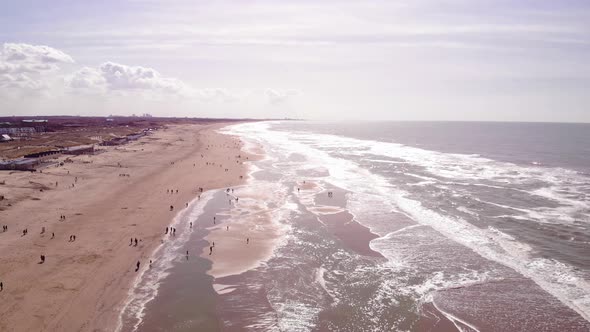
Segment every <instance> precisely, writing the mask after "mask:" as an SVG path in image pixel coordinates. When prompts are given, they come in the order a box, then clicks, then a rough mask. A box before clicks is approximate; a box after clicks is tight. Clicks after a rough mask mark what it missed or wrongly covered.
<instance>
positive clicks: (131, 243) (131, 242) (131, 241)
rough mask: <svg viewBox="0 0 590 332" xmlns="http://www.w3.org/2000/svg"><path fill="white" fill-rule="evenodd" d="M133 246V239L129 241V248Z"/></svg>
mask: <svg viewBox="0 0 590 332" xmlns="http://www.w3.org/2000/svg"><path fill="white" fill-rule="evenodd" d="M132 245H133V238H131V239H129V246H132Z"/></svg>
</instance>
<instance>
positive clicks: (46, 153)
mask: <svg viewBox="0 0 590 332" xmlns="http://www.w3.org/2000/svg"><path fill="white" fill-rule="evenodd" d="M61 153H62V150H45V151H39V152H35V153H29V154H27V155H25V156H24V157H25V158H45V157H49V156H54V155H58V154H61ZM45 159H46V158H45Z"/></svg>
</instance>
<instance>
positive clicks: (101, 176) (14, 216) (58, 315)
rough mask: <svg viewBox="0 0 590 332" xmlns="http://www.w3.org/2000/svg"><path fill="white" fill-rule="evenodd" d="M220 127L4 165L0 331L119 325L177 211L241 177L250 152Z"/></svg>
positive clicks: (177, 129)
mask: <svg viewBox="0 0 590 332" xmlns="http://www.w3.org/2000/svg"><path fill="white" fill-rule="evenodd" d="M221 126H223V124H215V125H175V126H169V127H168V128H166V129H162V130H159V131H156V132H155V133H153V134H152V135H150V136H147V137H144V138H142V139H140V140H139V141H137V142H133V143H131V144H128V145H124V146H119V147H104V148H101V149H103V150H104V153H99V154H97V155H93V156H69V160H68V161H71V162H65V163H64V165H63V166H60V167H56V166H50V167H47V168H44V169H42V172H36V173H29V172H1V173H0V182H3V181H4V184H3V185H0V195H4V196H6V198H7V199H6V200H5V201H4V202H3V205H2V208H3V211H0V216H1V218H0V224H2V225H7V226H8V231H7V232H3V233H2V232H0V281H2V282H3V285H4V290H3V291H2V292H0V312H1V313H2V315H0V330H1V331H111V330H113V329H114V328H115V325H116V323H117V316H118V314H119V311H120V308H121V305H122V302H123V301H124V300H125V298H126V296H127V294H128V290H129V288H130V286H131V285H132V282H133V281H134V279H135V278H136V276H137V273H136V272H135V268H136V263H137V262H138V261H139V262H140V263H141V267H140V268H141V269H143V268H147V265H148V264H149V259H150V255H151V253H152V252H153V250H154V248H155V247H157V246H158V245H159V244H160V243H161V240H162V239H166V241H168V239H169V237H165V236H164V231H165V228H166V226H167V225H169V223H170V222H171V220H172V219H173V217H174V215H175V214H176V213H177V211H179V210H181V209H182V208H184V207H185V205H186V204H187V203H188V202H190V201H191V200H193V199H194V198H195V197H197V196H198V195H199V193H200V191H199V188H204V190H205V191H206V190H209V189H214V188H226V187H230V186H235V185H238V184H240V183H242V182H243V181H244V179H245V175H246V173H247V166H246V165H245V164H243V163H242V162H240V159H238V158H237V157H236V156H238V155H240V154H241V155H242V156H245V154H244V153H243V152H241V150H240V146H241V145H240V143H239V142H238V141H237V139H236V138H235V137H231V136H226V135H222V134H219V133H217V132H215V130H216V129H218V128H220V127H221ZM65 159H66V157H65V156H62V157H59V161H65ZM177 190H178V193H177V192H176V191H177ZM167 191H168V192H167ZM170 191H173V193H171V192H170ZM9 205H10V206H9ZM171 206H173V207H174V209H173V210H171V208H170V207H171ZM62 215H63V216H65V219H62V218H60V216H62ZM43 228H44V229H45V231H44V232H43ZM25 229H27V230H28V232H27V234H26V235H23V230H25ZM177 231H178V232H182V231H185V230H177ZM53 234H54V235H53ZM72 235H75V237H76V238H75V241H72V240H71V236H72ZM135 238H137V239H138V245H137V246H135V245H134V243H133V244H131V243H130V239H135ZM253 249H255V247H254V246H253ZM40 255H45V256H46V260H45V262H44V263H42V264H41V263H40ZM230 263H231V262H230ZM155 264H157V262H155Z"/></svg>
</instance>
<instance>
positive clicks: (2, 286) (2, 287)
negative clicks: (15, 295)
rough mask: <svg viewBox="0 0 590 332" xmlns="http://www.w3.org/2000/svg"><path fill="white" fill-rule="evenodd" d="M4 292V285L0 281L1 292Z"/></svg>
mask: <svg viewBox="0 0 590 332" xmlns="http://www.w3.org/2000/svg"><path fill="white" fill-rule="evenodd" d="M3 290H4V284H3V283H2V281H0V292H1V291H3Z"/></svg>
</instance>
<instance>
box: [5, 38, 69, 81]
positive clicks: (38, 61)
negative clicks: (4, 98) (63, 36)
mask: <svg viewBox="0 0 590 332" xmlns="http://www.w3.org/2000/svg"><path fill="white" fill-rule="evenodd" d="M73 62H74V60H73V59H72V57H70V56H69V55H67V54H66V53H64V52H62V51H60V50H57V49H55V48H52V47H49V46H43V45H29V44H14V43H4V44H3V45H2V48H1V49H0V87H1V88H5V89H24V90H40V89H43V88H46V87H47V83H46V82H45V79H46V78H47V76H48V75H51V74H54V73H55V72H56V71H57V70H58V69H59V64H64V63H73Z"/></svg>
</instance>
